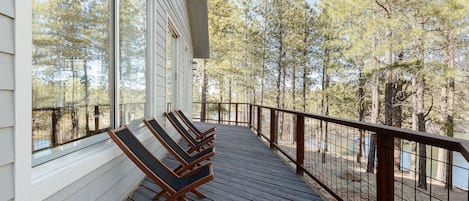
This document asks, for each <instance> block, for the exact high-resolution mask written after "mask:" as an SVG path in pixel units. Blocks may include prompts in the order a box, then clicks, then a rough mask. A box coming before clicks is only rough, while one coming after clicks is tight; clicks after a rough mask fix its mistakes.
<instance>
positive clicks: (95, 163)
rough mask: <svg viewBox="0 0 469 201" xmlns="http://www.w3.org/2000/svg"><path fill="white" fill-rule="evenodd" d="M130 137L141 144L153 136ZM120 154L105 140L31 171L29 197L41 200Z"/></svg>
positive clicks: (142, 133)
mask: <svg viewBox="0 0 469 201" xmlns="http://www.w3.org/2000/svg"><path fill="white" fill-rule="evenodd" d="M134 133H135V135H136V137H137V138H138V139H139V140H140V141H141V142H145V141H147V140H153V139H152V138H153V135H152V134H151V133H150V132H149V130H148V129H146V128H141V129H138V130H137V131H135V132H134ZM122 154H123V153H122V151H121V150H120V149H119V147H117V146H116V144H115V143H113V142H112V140H111V139H108V140H105V141H103V142H100V143H97V144H95V145H93V146H89V147H86V148H84V149H81V150H79V151H76V152H74V153H72V154H69V155H66V156H63V157H60V158H57V159H55V160H53V161H50V162H47V163H45V164H42V165H39V166H37V167H34V168H32V179H31V181H30V182H29V183H32V186H31V187H32V193H31V194H32V197H33V198H34V200H44V199H46V198H48V197H49V196H51V195H53V194H55V193H57V192H59V191H60V190H61V189H64V188H66V187H67V186H69V185H70V184H73V183H74V182H76V181H78V180H80V179H81V178H84V177H85V176H86V175H87V174H90V173H91V172H93V171H95V170H96V169H98V168H100V167H102V166H104V165H105V164H106V163H109V162H110V161H111V160H113V159H114V158H116V157H118V156H120V155H122ZM28 200H31V199H28Z"/></svg>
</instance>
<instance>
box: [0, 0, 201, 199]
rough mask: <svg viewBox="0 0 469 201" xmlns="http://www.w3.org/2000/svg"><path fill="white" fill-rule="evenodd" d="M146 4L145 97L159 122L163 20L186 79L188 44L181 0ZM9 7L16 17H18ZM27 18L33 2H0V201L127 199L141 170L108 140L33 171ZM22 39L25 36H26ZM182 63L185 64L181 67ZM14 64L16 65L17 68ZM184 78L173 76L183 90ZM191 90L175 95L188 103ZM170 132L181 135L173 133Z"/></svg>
mask: <svg viewBox="0 0 469 201" xmlns="http://www.w3.org/2000/svg"><path fill="white" fill-rule="evenodd" d="M150 2H152V4H153V5H151V8H152V13H150V14H149V15H148V17H149V21H150V22H153V24H152V25H150V26H149V28H150V36H149V41H150V42H151V44H150V45H149V54H151V55H149V61H148V63H149V64H150V65H149V68H150V81H149V82H150V83H152V84H154V85H153V86H154V87H152V89H149V91H148V95H149V97H150V98H149V101H150V102H151V104H150V115H149V116H155V117H156V118H157V119H158V120H159V121H160V122H164V117H163V116H162V113H163V112H165V111H166V105H165V98H166V97H165V94H166V90H165V87H166V86H165V79H166V78H165V75H166V72H165V71H166V58H165V56H166V52H165V49H166V48H165V47H166V31H167V27H168V26H167V23H168V18H171V20H172V21H173V22H174V25H175V26H176V29H177V31H178V32H179V33H178V34H179V36H180V37H179V43H178V46H179V47H178V51H180V52H179V54H178V58H177V60H178V65H179V68H178V69H179V72H178V73H179V75H178V77H180V78H183V77H185V76H187V75H190V76H192V72H191V70H190V69H186V70H185V69H183V68H186V67H188V68H191V65H190V62H191V58H192V55H193V53H192V41H191V37H190V29H189V28H190V27H189V21H188V14H187V11H186V1H184V0H177V1H174V0H165V1H150ZM15 9H16V11H17V12H16V13H17V14H18V18H16V19H15ZM20 13H21V16H20ZM19 19H21V20H19ZM15 20H16V23H15ZM30 20H31V2H29V1H28V3H25V2H19V1H16V2H15V1H14V0H1V1H0V36H2V37H0V68H1V70H2V73H1V74H0V116H1V118H0V200H1V201H3V200H13V199H14V200H20V201H23V200H28V201H29V200H80V201H81V200H110V201H115V200H123V199H125V198H126V196H127V195H128V194H129V193H130V192H131V191H132V190H133V189H132V188H133V187H135V186H136V185H137V184H138V183H139V182H140V181H141V180H142V179H143V178H144V174H143V173H142V172H141V171H140V170H139V169H138V168H137V167H136V166H135V165H134V164H133V163H132V162H131V161H130V160H129V159H128V158H127V157H126V156H125V155H124V154H123V153H122V151H120V149H119V148H118V147H117V146H116V145H115V144H114V143H112V141H111V140H105V141H103V142H99V143H97V144H95V145H92V146H89V147H86V148H84V149H82V150H78V151H76V152H73V153H71V154H68V155H66V156H64V157H60V158H58V159H55V160H52V161H50V162H47V163H44V164H42V165H39V166H36V167H34V168H31V147H30V146H31V129H30V128H31V124H30V120H31V119H30V118H31V101H30V100H31V94H30V93H31V70H32V66H31V60H30V59H31V54H30V51H29V50H31V42H30V41H31V38H30V37H31V36H30V33H31V27H30V26H25V24H28V25H30V24H31V21H30ZM19 22H21V23H19ZM15 24H16V25H15ZM15 29H16V30H17V31H16V32H15ZM23 29H25V30H23ZM24 36H27V37H26V39H25V37H24ZM15 46H17V47H21V48H18V49H21V50H22V52H16V54H15V49H14V48H15ZM186 47H187V50H185V48H186ZM28 51H29V53H27V52H28ZM23 52H26V53H23ZM184 62H186V63H187V62H189V63H188V64H187V65H186V64H184ZM15 65H16V66H20V67H18V68H16V69H15ZM15 80H16V83H15ZM184 80H189V82H190V81H191V80H192V77H189V78H187V79H179V80H178V84H179V86H181V88H182V86H184V83H183V81H184ZM190 87H191V84H190ZM181 88H180V89H181ZM188 91H189V92H190V91H191V88H189V90H188ZM191 95H192V94H191V93H189V94H184V93H178V100H181V103H183V100H184V101H186V100H189V101H191V100H192V98H191ZM15 97H21V98H15ZM179 107H180V108H181V107H184V106H183V105H180V106H179ZM185 107H186V108H184V109H187V106H185ZM15 122H17V124H15ZM15 125H18V126H15ZM167 127H168V128H169V125H167ZM134 132H135V133H136V135H137V137H138V138H139V139H140V140H141V141H142V142H143V144H145V145H146V147H147V148H148V149H149V150H150V151H152V152H153V153H154V154H155V156H157V157H163V156H164V155H165V154H166V150H164V148H163V147H162V146H161V145H160V144H159V142H157V140H155V139H154V137H153V136H152V134H151V133H149V131H148V130H147V129H146V128H142V129H138V130H134ZM173 137H174V138H175V139H180V136H179V135H176V134H175V133H173Z"/></svg>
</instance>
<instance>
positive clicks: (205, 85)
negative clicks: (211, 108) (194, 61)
mask: <svg viewBox="0 0 469 201" xmlns="http://www.w3.org/2000/svg"><path fill="white" fill-rule="evenodd" d="M202 77H203V78H202V79H203V83H202V97H201V98H202V100H201V102H202V104H201V108H200V109H201V114H200V117H201V119H200V121H201V122H205V119H206V118H207V92H208V75H207V59H204V65H203V70H202Z"/></svg>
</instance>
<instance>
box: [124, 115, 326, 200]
mask: <svg viewBox="0 0 469 201" xmlns="http://www.w3.org/2000/svg"><path fill="white" fill-rule="evenodd" d="M197 125H198V126H199V127H201V128H204V127H209V126H217V138H216V142H215V146H216V154H215V157H214V158H213V160H212V163H213V168H214V175H215V179H214V180H213V181H211V182H209V183H207V184H205V185H202V186H200V187H199V188H198V189H199V190H200V191H201V192H204V193H205V194H206V195H207V198H205V199H198V198H197V197H196V196H195V195H193V194H192V193H189V194H187V199H188V200H311V201H314V200H321V198H320V197H319V196H318V194H317V193H315V192H314V191H313V190H312V189H311V188H310V187H309V186H308V185H306V183H305V181H304V180H303V179H302V177H300V176H298V175H296V174H295V173H294V172H293V171H292V169H290V168H289V167H288V166H287V165H286V164H285V163H284V162H283V161H282V160H280V159H279V158H278V156H277V155H276V154H274V153H273V152H272V151H270V150H269V149H268V147H267V146H265V145H264V143H262V142H261V141H260V139H259V138H257V137H256V136H255V135H254V134H253V133H252V132H251V130H250V129H249V128H245V127H238V126H227V125H219V124H216V125H214V124H203V123H198V124H197ZM155 140H156V139H155ZM164 162H165V163H166V164H167V165H168V166H170V167H176V166H177V165H178V162H177V161H176V159H174V158H173V157H172V156H170V155H168V156H167V157H166V159H165V160H164ZM159 191H160V188H159V187H158V186H157V185H156V184H153V183H151V182H150V181H149V180H148V179H145V180H144V181H143V182H142V184H141V185H140V186H139V188H138V189H137V190H135V191H134V193H133V195H132V196H130V197H129V199H128V200H134V201H145V200H152V198H153V196H154V195H155V194H156V193H155V192H159Z"/></svg>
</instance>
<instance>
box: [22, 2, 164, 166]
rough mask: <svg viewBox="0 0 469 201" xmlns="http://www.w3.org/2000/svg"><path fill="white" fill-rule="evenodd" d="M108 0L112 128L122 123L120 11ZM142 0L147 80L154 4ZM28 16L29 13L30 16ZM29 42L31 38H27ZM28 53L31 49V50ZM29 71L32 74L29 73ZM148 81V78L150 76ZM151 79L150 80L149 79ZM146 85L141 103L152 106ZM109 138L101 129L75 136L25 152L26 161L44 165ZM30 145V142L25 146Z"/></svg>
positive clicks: (147, 84)
mask: <svg viewBox="0 0 469 201" xmlns="http://www.w3.org/2000/svg"><path fill="white" fill-rule="evenodd" d="M108 1H109V13H110V14H109V23H110V30H109V33H110V40H109V44H108V45H109V46H110V49H109V50H110V51H109V54H110V56H109V75H112V76H109V77H108V79H109V95H110V97H111V98H110V102H109V104H110V119H109V120H110V129H115V128H117V127H120V126H122V125H120V106H119V104H120V97H119V94H120V91H119V90H120V80H119V74H120V41H119V40H120V31H119V30H120V19H119V14H120V0H108ZM145 3H146V9H145V10H146V11H145V12H146V17H147V19H146V26H147V29H146V31H145V36H146V43H147V48H146V49H147V51H146V53H145V65H147V66H146V70H145V74H146V75H145V77H146V78H147V79H148V78H150V77H149V76H150V75H148V73H149V72H150V73H151V72H152V71H154V70H152V69H150V68H151V67H150V66H149V65H148V64H149V62H150V58H151V57H150V56H151V55H150V51H148V50H150V49H152V48H153V46H154V45H153V44H152V43H149V42H150V39H149V37H150V36H151V31H150V30H152V29H151V28H153V27H154V25H152V23H150V18H149V17H152V13H151V11H152V8H154V6H155V3H153V2H152V1H150V0H145ZM30 10H31V11H30V13H31V14H32V4H30ZM30 16H32V15H30ZM29 21H30V22H29V24H31V25H32V22H31V20H29ZM30 29H31V30H32V26H31V27H30ZM31 30H29V32H32V31H31ZM30 37H31V38H32V33H31V35H30ZM31 41H32V40H31ZM29 49H31V50H32V43H31V44H30V47H29ZM31 52H32V51H31ZM30 57H31V58H32V53H31V56H30ZM30 66H31V67H30V68H31V69H30V70H32V62H31V64H30ZM29 74H32V73H31V72H30V73H29ZM30 79H31V80H32V76H31V77H30ZM150 80H151V79H150ZM152 82H154V81H152ZM29 83H30V88H32V83H31V81H29ZM146 88H150V89H146V90H145V93H147V94H146V97H145V101H146V103H145V105H146V104H149V105H153V102H151V99H150V97H149V96H151V94H149V93H148V92H149V91H154V85H152V83H151V82H148V81H147V83H146ZM30 99H31V103H32V98H30ZM151 107H154V106H151ZM29 110H30V111H29V112H28V113H29V114H30V116H29V117H28V118H31V115H32V106H31V108H29ZM149 114H152V111H151V109H150V107H146V106H145V109H144V116H145V117H147V116H148V115H149ZM31 127H32V125H31V124H30V125H29V128H31ZM141 127H142V126H140V127H139V128H141ZM139 128H135V129H139ZM29 133H30V134H31V135H28V137H29V138H30V139H29V142H30V144H32V143H33V141H32V132H31V131H29ZM108 139H109V136H108V135H107V134H106V132H103V133H99V134H96V135H92V136H88V137H85V138H82V139H78V140H74V141H71V142H68V143H65V144H63V145H60V146H57V147H51V148H46V149H44V150H40V151H38V152H35V153H32V151H31V150H30V151H29V153H30V154H29V155H31V159H30V164H31V165H29V166H30V167H32V168H34V167H37V166H40V165H43V164H46V163H48V162H51V161H54V160H56V159H59V158H61V157H64V156H67V155H70V154H72V153H74V152H78V151H80V150H82V149H86V148H87V147H90V146H93V145H96V144H100V143H101V142H104V141H106V140H108ZM29 146H30V147H31V145H29Z"/></svg>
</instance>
